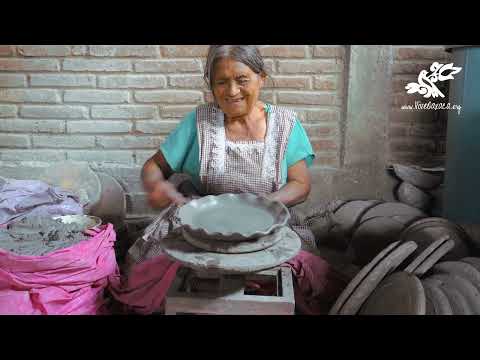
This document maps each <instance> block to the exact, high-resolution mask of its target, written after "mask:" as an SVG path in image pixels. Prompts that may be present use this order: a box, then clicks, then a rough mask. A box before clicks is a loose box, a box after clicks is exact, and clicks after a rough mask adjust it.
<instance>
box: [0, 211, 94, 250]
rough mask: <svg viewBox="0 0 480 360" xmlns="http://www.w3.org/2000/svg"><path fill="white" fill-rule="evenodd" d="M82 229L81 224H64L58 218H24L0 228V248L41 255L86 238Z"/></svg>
mask: <svg viewBox="0 0 480 360" xmlns="http://www.w3.org/2000/svg"><path fill="white" fill-rule="evenodd" d="M83 231H84V226H83V225H80V224H76V223H71V224H64V223H62V222H61V221H60V220H59V219H57V220H54V219H52V218H50V217H30V218H25V219H23V220H22V221H19V222H17V223H15V224H11V225H10V226H8V227H7V229H0V248H1V249H3V250H7V251H10V252H13V253H15V254H17V255H26V256H43V255H46V254H48V253H50V252H53V251H55V250H59V249H63V248H66V247H69V246H71V245H74V244H76V243H78V242H80V241H83V240H87V239H88V238H89V237H88V236H87V235H85V234H84V233H83Z"/></svg>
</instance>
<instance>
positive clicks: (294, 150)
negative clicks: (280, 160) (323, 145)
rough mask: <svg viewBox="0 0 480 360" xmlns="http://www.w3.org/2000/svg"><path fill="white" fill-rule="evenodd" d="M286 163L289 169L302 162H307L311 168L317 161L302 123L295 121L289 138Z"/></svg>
mask: <svg viewBox="0 0 480 360" xmlns="http://www.w3.org/2000/svg"><path fill="white" fill-rule="evenodd" d="M285 157H286V162H287V168H289V167H290V166H292V165H295V164H296V163H297V162H299V161H300V160H305V162H306V163H307V166H308V167H310V166H312V164H313V160H314V159H315V154H314V152H313V149H312V145H311V144H310V140H309V139H308V136H307V133H306V132H305V129H304V128H303V126H302V124H301V123H300V121H298V119H297V120H295V125H294V126H293V129H292V132H291V133H290V137H289V138H288V144H287V150H286V154H285Z"/></svg>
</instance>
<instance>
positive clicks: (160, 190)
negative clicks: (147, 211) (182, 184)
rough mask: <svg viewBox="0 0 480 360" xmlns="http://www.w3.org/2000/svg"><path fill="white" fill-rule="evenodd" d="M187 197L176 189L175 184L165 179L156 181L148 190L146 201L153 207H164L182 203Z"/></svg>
mask: <svg viewBox="0 0 480 360" xmlns="http://www.w3.org/2000/svg"><path fill="white" fill-rule="evenodd" d="M186 202H187V199H185V197H184V196H183V195H182V194H181V193H180V192H178V191H177V189H176V188H175V186H174V185H173V184H172V183H171V182H169V181H166V180H159V181H157V182H156V183H155V184H154V185H153V186H152V187H151V191H148V203H149V205H150V206H151V207H152V208H154V209H158V208H164V207H166V206H168V205H170V204H172V203H173V204H175V205H183V204H185V203H186Z"/></svg>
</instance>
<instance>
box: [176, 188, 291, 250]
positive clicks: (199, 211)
mask: <svg viewBox="0 0 480 360" xmlns="http://www.w3.org/2000/svg"><path fill="white" fill-rule="evenodd" d="M178 218H179V220H180V222H181V224H182V227H183V230H184V231H186V232H187V233H189V234H190V235H191V236H193V237H199V238H202V239H210V240H221V241H248V240H253V239H256V238H258V237H260V236H265V235H268V234H270V233H272V232H273V231H274V230H276V229H278V228H280V227H282V226H285V225H286V224H287V222H288V220H289V219H290V213H289V211H288V209H287V207H286V206H285V205H283V204H282V203H281V202H278V201H272V200H270V199H267V198H265V197H261V196H257V195H254V194H249V193H243V194H222V195H209V196H205V197H202V198H199V199H195V200H192V201H190V202H189V203H187V204H185V205H183V206H182V207H181V208H180V210H179V212H178Z"/></svg>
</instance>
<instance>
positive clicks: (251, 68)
mask: <svg viewBox="0 0 480 360" xmlns="http://www.w3.org/2000/svg"><path fill="white" fill-rule="evenodd" d="M266 77H267V72H266V70H265V65H264V62H263V59H262V57H261V56H260V53H259V51H258V49H257V48H256V47H255V46H251V45H215V46H211V47H210V49H209V53H208V57H207V62H206V66H205V80H206V82H207V84H208V86H209V88H210V89H211V91H212V93H213V97H214V99H215V102H214V103H213V104H205V105H200V106H198V107H197V109H196V110H195V111H193V112H191V113H189V114H188V115H187V116H186V117H185V118H184V119H183V121H182V122H181V123H180V124H179V125H178V127H177V128H176V129H175V130H174V131H173V132H172V133H171V134H170V135H169V136H168V137H167V139H166V140H165V141H164V143H163V144H162V145H161V146H160V149H159V151H158V152H157V153H156V154H154V155H153V156H152V157H151V158H150V159H149V160H148V161H147V162H146V163H145V165H144V166H143V169H142V180H143V184H144V187H145V190H146V191H147V193H148V199H149V203H150V205H151V206H152V207H154V208H161V209H163V210H162V212H161V214H160V216H159V217H158V218H157V220H156V221H154V223H153V224H152V225H150V226H149V228H147V230H146V231H145V235H144V236H143V237H142V238H140V239H138V240H137V241H136V243H135V244H134V245H133V246H132V247H131V248H130V250H129V252H128V255H127V257H128V277H129V279H128V281H127V284H124V285H126V286H124V287H123V288H122V289H118V291H117V292H116V295H117V296H116V297H117V299H119V300H120V301H122V300H123V301H124V302H125V303H127V304H129V305H130V306H131V307H132V308H134V309H135V308H136V309H137V310H140V311H141V312H144V313H145V312H149V311H150V310H153V309H154V308H155V307H156V306H158V304H159V302H161V301H162V299H163V296H164V295H165V292H166V290H167V289H168V286H169V285H170V283H171V281H172V279H173V276H174V275H175V271H176V268H177V267H178V264H175V263H174V262H171V261H170V260H167V259H166V256H165V255H163V254H162V250H161V246H160V244H161V242H162V238H164V237H165V236H167V235H168V233H169V232H170V231H173V230H174V229H175V228H177V227H178V226H179V225H178V224H177V223H176V222H175V216H174V215H175V214H176V211H177V210H178V207H179V206H180V205H182V204H183V203H185V202H186V201H188V200H187V199H188V196H190V195H192V194H195V193H198V194H201V195H207V194H221V193H241V192H251V193H257V194H262V195H264V196H268V197H269V198H271V199H274V200H278V201H280V202H282V203H284V204H285V205H286V206H288V207H291V206H293V205H296V204H299V203H301V202H303V201H305V199H307V197H308V194H309V193H310V174H309V170H308V167H309V166H310V165H311V164H312V162H313V160H314V157H315V155H314V153H313V150H312V147H311V145H310V142H309V140H308V137H307V135H306V133H305V130H304V129H303V127H302V125H301V124H300V121H299V120H298V118H297V116H296V114H295V113H294V112H293V111H291V110H289V109H287V108H283V107H280V106H275V105H271V104H266V103H263V102H261V101H260V100H259V95H260V91H261V89H262V87H263V86H264V84H265V81H266ZM179 174H182V175H179ZM291 226H292V228H293V230H295V231H296V232H297V233H298V234H299V235H300V237H301V238H302V240H304V241H305V242H306V243H308V245H309V246H314V237H313V234H312V233H311V231H310V230H309V229H308V228H307V227H306V226H304V225H303V224H301V222H300V220H299V217H298V216H296V214H295V212H294V211H292V223H291ZM289 264H290V265H291V267H292V270H293V274H294V276H295V278H296V282H295V284H296V289H295V290H296V301H297V304H300V308H301V309H300V310H301V311H303V312H307V313H318V312H326V311H328V306H329V305H331V303H332V302H333V301H334V300H335V297H336V296H338V293H339V291H341V289H342V288H343V286H344V285H345V283H344V282H343V279H341V278H340V277H339V276H338V274H336V273H335V272H334V271H333V270H332V269H331V268H330V267H329V266H328V264H327V263H326V262H325V261H324V260H323V259H321V258H319V257H316V256H313V255H311V254H310V253H307V252H305V251H302V252H301V253H300V254H299V256H297V258H295V259H294V260H293V261H292V262H289ZM154 267H156V268H157V271H154V270H152V269H153V268H154ZM307 267H308V270H307ZM312 272H314V273H315V274H314V275H313V277H312V275H311V273H312ZM307 273H308V274H307ZM146 274H147V275H146ZM148 274H151V276H149V275H148ZM309 274H310V275H309ZM308 282H310V283H308ZM307 293H308V295H309V296H310V299H309V300H310V302H309V301H307V300H306V298H305V296H304V295H306V294H307ZM149 294H150V296H149ZM135 299H136V300H135ZM152 299H155V300H152ZM137 300H138V301H137ZM135 301H137V303H135Z"/></svg>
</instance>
